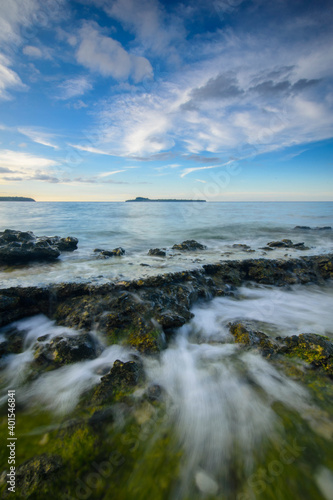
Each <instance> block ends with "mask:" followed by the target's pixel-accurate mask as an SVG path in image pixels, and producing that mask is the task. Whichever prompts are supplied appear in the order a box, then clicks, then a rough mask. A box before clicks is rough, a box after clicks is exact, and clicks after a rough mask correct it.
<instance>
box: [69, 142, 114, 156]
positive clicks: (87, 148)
mask: <svg viewBox="0 0 333 500" xmlns="http://www.w3.org/2000/svg"><path fill="white" fill-rule="evenodd" d="M68 146H70V147H71V148H75V149H78V150H79V151H85V152H87V153H94V154H97V155H107V156H114V155H113V154H112V153H110V152H108V151H103V150H102V149H98V148H95V147H93V146H81V145H80V144H68Z"/></svg>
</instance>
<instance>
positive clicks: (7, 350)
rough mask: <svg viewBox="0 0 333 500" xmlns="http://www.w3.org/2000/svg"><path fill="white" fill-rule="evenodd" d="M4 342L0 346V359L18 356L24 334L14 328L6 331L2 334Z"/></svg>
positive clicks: (21, 348)
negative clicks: (11, 355) (10, 355)
mask: <svg viewBox="0 0 333 500" xmlns="http://www.w3.org/2000/svg"><path fill="white" fill-rule="evenodd" d="M3 334H4V336H5V340H3V341H2V342H1V345H0V358H1V357H3V356H7V355H8V354H19V353H20V352H22V350H23V343H24V337H25V332H23V331H19V330H17V329H16V328H10V329H6V330H5V331H4V332H3Z"/></svg>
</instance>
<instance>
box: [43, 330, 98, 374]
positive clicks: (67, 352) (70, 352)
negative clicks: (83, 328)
mask: <svg viewBox="0 0 333 500" xmlns="http://www.w3.org/2000/svg"><path fill="white" fill-rule="evenodd" d="M44 338H45V336H44V337H39V339H38V340H41V339H43V340H44ZM100 351H101V348H100V346H99V345H98V344H97V342H96V340H95V338H94V337H93V336H92V335H90V334H89V333H82V334H79V335H75V336H73V337H65V336H64V337H62V336H58V337H55V338H53V339H52V340H51V341H50V342H47V343H42V344H38V343H37V345H36V347H35V352H34V362H35V364H36V365H37V366H39V367H45V368H48V369H52V368H57V367H59V366H62V365H66V364H69V363H76V362H78V361H83V360H85V359H94V358H96V357H97V355H98V354H99V353H100Z"/></svg>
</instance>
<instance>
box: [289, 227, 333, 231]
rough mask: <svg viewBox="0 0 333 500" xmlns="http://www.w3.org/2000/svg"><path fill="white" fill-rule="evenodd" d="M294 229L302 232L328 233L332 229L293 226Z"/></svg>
mask: <svg viewBox="0 0 333 500" xmlns="http://www.w3.org/2000/svg"><path fill="white" fill-rule="evenodd" d="M294 229H298V230H302V231H310V230H313V231H330V230H331V229H332V227H331V226H321V227H314V228H311V227H309V226H295V227H294Z"/></svg>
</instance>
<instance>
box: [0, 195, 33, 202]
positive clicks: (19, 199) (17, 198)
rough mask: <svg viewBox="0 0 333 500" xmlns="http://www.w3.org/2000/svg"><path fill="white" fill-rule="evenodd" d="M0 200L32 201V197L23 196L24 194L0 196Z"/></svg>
mask: <svg viewBox="0 0 333 500" xmlns="http://www.w3.org/2000/svg"><path fill="white" fill-rule="evenodd" d="M0 201H34V202H35V203H36V200H34V199H33V198H25V197H24V196H0Z"/></svg>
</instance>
